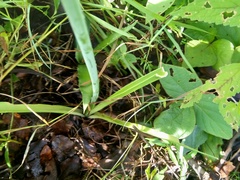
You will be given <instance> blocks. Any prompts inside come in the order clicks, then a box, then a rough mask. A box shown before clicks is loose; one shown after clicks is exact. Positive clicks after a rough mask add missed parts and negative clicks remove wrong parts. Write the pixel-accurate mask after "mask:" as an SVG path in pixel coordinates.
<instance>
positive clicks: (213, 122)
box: [194, 94, 232, 139]
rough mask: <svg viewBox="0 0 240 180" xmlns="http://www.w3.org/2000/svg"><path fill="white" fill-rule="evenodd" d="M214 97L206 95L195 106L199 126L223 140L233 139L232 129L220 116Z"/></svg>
mask: <svg viewBox="0 0 240 180" xmlns="http://www.w3.org/2000/svg"><path fill="white" fill-rule="evenodd" d="M214 97H215V96H214V95H211V94H204V95H203V97H202V99H201V100H200V101H199V102H198V103H195V104H194V111H195V114H196V120H197V125H198V127H199V128H201V129H202V130H203V131H205V132H207V133H208V134H212V135H214V136H216V137H220V138H223V139H230V138H231V137H232V128H231V126H230V125H229V124H227V123H226V122H225V121H224V119H223V116H222V115H221V114H220V112H219V109H218V105H217V104H215V103H214V102H213V99H214Z"/></svg>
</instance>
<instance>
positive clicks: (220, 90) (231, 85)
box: [181, 63, 240, 130]
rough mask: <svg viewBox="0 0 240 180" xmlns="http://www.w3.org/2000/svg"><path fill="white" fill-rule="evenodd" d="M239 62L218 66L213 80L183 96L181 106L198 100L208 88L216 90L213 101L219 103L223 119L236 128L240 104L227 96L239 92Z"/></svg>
mask: <svg viewBox="0 0 240 180" xmlns="http://www.w3.org/2000/svg"><path fill="white" fill-rule="evenodd" d="M239 69H240V63H233V64H229V65H226V66H224V67H222V68H220V73H218V75H217V76H216V77H215V78H214V80H208V81H206V83H205V84H204V85H202V86H200V87H198V88H196V89H194V90H192V91H190V92H189V93H188V94H187V95H186V96H185V98H184V101H183V103H182V105H181V108H187V107H191V106H193V105H194V103H196V102H199V101H200V99H201V98H202V95H203V93H205V92H207V91H209V90H216V92H217V94H218V96H216V97H215V99H214V102H215V103H217V104H218V105H219V111H220V112H221V114H222V115H223V117H224V119H225V121H226V122H227V123H228V124H230V125H231V126H232V127H233V128H234V129H236V130H238V128H239V126H240V118H239V117H240V105H239V104H235V103H234V102H232V101H230V100H229V98H231V97H233V96H235V95H236V94H237V93H239V92H240V84H239V79H240V71H239Z"/></svg>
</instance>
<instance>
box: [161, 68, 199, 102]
mask: <svg viewBox="0 0 240 180" xmlns="http://www.w3.org/2000/svg"><path fill="white" fill-rule="evenodd" d="M163 67H164V69H165V70H166V71H167V72H168V76H167V77H165V78H163V79H160V82H161V84H162V86H163V88H164V90H165V91H166V93H167V94H168V95H169V96H171V97H173V98H177V97H179V96H181V95H183V94H184V93H186V92H188V91H190V90H192V89H194V88H196V87H198V86H200V85H202V82H201V80H200V79H199V78H198V76H197V75H196V74H193V73H191V72H190V71H188V70H187V69H186V68H183V67H178V66H173V65H168V64H164V65H163Z"/></svg>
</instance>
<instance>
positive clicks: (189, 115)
mask: <svg viewBox="0 0 240 180" xmlns="http://www.w3.org/2000/svg"><path fill="white" fill-rule="evenodd" d="M195 123H196V118H195V114H194V110H193V108H185V109H180V108H179V105H178V104H176V103H175V104H172V105H170V108H169V109H168V110H165V111H163V112H162V113H161V114H160V116H158V117H157V118H156V119H155V120H154V127H155V128H156V129H159V130H160V131H162V132H165V133H169V134H171V135H173V136H175V137H177V138H179V139H183V138H185V137H187V136H189V135H190V134H191V133H192V131H193V129H194V127H195Z"/></svg>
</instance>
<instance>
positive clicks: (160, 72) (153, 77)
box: [91, 67, 167, 114]
mask: <svg viewBox="0 0 240 180" xmlns="http://www.w3.org/2000/svg"><path fill="white" fill-rule="evenodd" d="M166 76H167V72H166V71H164V69H163V68H162V67H161V68H158V69H156V70H154V71H152V72H150V73H148V74H146V75H144V76H142V77H140V78H139V79H136V80H134V81H133V82H131V83H129V84H128V85H126V86H124V87H123V88H121V89H120V90H118V91H117V92H115V93H114V94H112V95H111V96H110V97H108V98H107V99H105V100H104V101H102V102H101V103H100V104H98V105H97V106H95V107H94V108H93V109H92V110H91V114H93V113H95V112H98V111H100V110H101V109H103V108H105V107H106V106H108V105H109V104H111V103H113V102H115V101H117V100H119V99H121V98H123V97H124V96H127V95H129V94H131V93H132V92H134V91H136V90H138V89H140V88H142V87H144V86H146V85H148V84H151V83H152V82H154V81H157V80H159V79H161V78H164V77H166Z"/></svg>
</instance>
